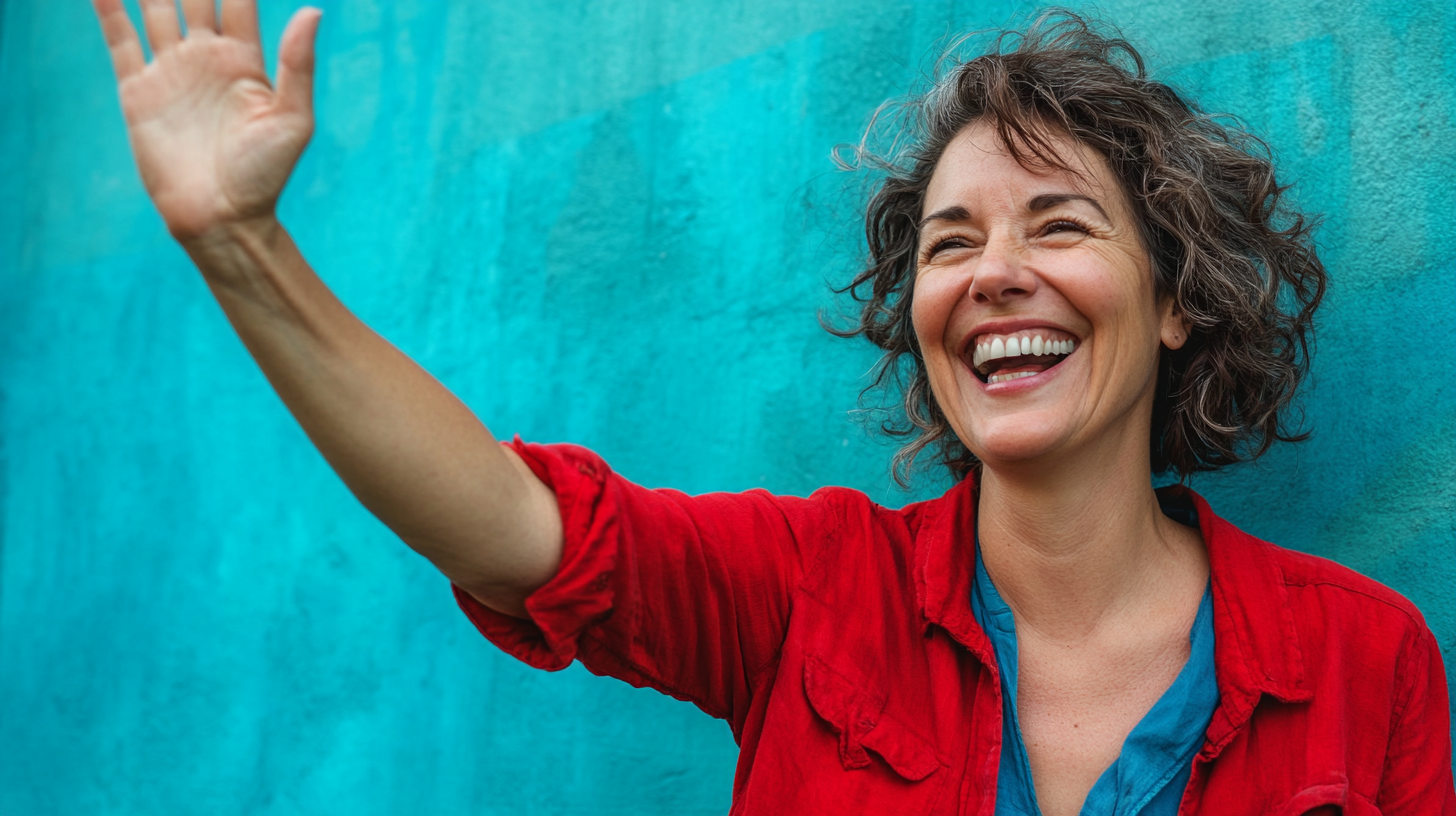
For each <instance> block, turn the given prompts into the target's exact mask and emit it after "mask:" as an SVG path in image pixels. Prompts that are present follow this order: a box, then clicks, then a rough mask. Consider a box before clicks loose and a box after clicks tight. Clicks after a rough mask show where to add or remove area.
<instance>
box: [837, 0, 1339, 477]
mask: <svg viewBox="0 0 1456 816" xmlns="http://www.w3.org/2000/svg"><path fill="white" fill-rule="evenodd" d="M1099 28H1103V26H1101V25H1099V24H1097V23H1094V22H1093V21H1091V20H1089V19H1088V18H1086V17H1083V16H1081V15H1078V14H1076V13H1073V12H1070V11H1066V10H1063V9H1057V10H1053V11H1051V12H1048V13H1046V14H1044V15H1042V16H1041V17H1040V18H1038V19H1037V20H1036V21H1035V22H1034V23H1033V24H1032V25H1031V26H1029V27H1028V28H1027V29H1026V30H1025V31H1024V32H1019V33H1018V32H1007V33H1003V34H1001V35H1000V37H998V38H997V39H996V40H995V41H994V43H993V45H992V46H991V48H990V49H989V50H988V51H987V53H984V54H982V55H981V56H978V57H976V58H974V59H971V60H969V61H966V62H955V61H953V60H945V61H943V66H942V68H940V69H938V70H937V71H936V72H935V78H934V79H933V81H932V84H931V86H930V88H929V90H927V91H926V92H924V93H922V94H919V95H918V96H915V97H912V98H910V99H909V100H908V101H905V102H901V103H897V104H895V105H893V106H887V107H886V108H882V109H881V111H880V112H879V113H877V114H876V116H875V118H874V120H873V121H872V122H871V124H870V127H869V128H868V129H867V130H866V136H865V139H864V140H863V141H862V142H861V143H860V144H859V145H858V146H855V147H852V148H850V153H851V156H850V158H849V159H848V160H845V159H844V158H843V156H842V155H841V154H839V153H837V158H839V159H840V161H841V163H842V164H844V165H845V166H847V167H851V168H860V169H865V168H869V169H873V170H876V171H878V172H880V173H882V174H883V180H882V181H880V182H879V184H878V186H877V189H876V190H875V192H874V194H873V196H872V197H871V198H870V201H869V204H868V206H867V208H866V212H865V237H866V239H867V242H868V249H869V260H868V266H867V267H866V268H865V269H864V270H863V271H861V272H860V273H859V274H858V275H856V276H855V278H854V280H853V281H852V282H851V283H850V284H849V285H848V286H845V287H844V288H842V289H839V290H837V291H838V292H839V293H840V294H845V293H848V294H849V295H850V296H851V297H852V298H853V299H854V300H855V301H856V302H858V303H859V304H860V306H859V307H858V309H859V314H858V317H857V321H856V323H855V324H854V325H853V326H851V327H849V328H844V329H836V328H833V327H830V331H832V332H833V333H835V334H837V335H839V336H841V337H855V336H860V335H863V336H864V337H865V338H866V339H868V340H869V341H870V342H872V343H874V344H875V345H876V346H878V347H879V348H881V349H883V350H884V355H883V356H882V357H881V358H880V363H879V365H878V366H877V368H876V373H875V376H874V380H873V382H872V384H871V385H870V386H869V388H867V389H866V391H867V392H868V391H870V390H872V389H876V388H884V389H887V390H891V391H898V392H899V393H900V394H901V395H902V397H903V400H902V409H903V415H900V413H899V412H898V411H897V412H896V413H895V414H894V415H893V416H892V417H891V418H890V419H888V420H885V421H884V422H883V423H882V424H881V430H883V431H884V432H886V433H888V434H890V435H892V436H896V437H908V441H907V443H906V444H905V445H904V446H903V447H902V448H901V449H900V451H899V453H898V454H897V455H896V457H895V466H894V475H895V478H896V480H897V481H899V482H900V483H901V484H902V485H903V484H907V483H908V476H909V472H910V469H911V466H912V465H913V463H914V461H915V459H916V457H917V456H918V455H919V454H921V453H922V452H924V451H925V450H926V449H927V448H932V449H935V450H937V451H938V453H939V457H938V458H939V461H940V463H941V464H943V465H945V466H946V467H947V468H949V469H950V471H951V473H952V475H953V476H955V478H957V479H960V478H963V477H964V476H965V475H966V474H967V473H969V472H971V471H972V470H974V469H976V468H977V467H978V466H979V462H978V461H977V460H976V458H975V456H974V455H973V454H972V453H971V452H970V451H969V450H967V449H966V447H965V445H963V444H962V443H961V441H960V439H958V438H957V437H956V435H955V432H954V431H953V430H952V429H951V427H950V424H949V422H948V421H947V420H946V417H945V414H944V413H943V412H942V411H941V408H940V406H939V405H938V404H937V403H936V400H935V395H934V394H933V393H932V392H931V388H930V381H929V378H928V377H927V374H926V369H925V364H924V361H923V360H922V358H921V354H920V348H919V343H918V341H917V339H916V337H915V331H914V327H913V325H912V323H911V302H912V299H913V297H914V280H915V272H916V246H917V243H918V240H919V230H918V227H917V223H918V221H919V219H920V217H921V214H922V213H921V210H922V206H923V202H924V199H925V191H926V188H927V187H928V186H929V184H930V178H931V175H932V174H933V173H934V172H935V166H936V163H937V162H938V161H939V160H940V156H941V154H942V153H943V152H944V150H945V148H946V146H947V145H948V144H949V143H950V141H951V140H952V139H954V138H955V136H956V135H957V134H959V133H960V132H961V131H963V130H964V129H965V128H966V127H967V126H969V125H971V124H972V123H976V122H982V121H987V122H991V123H994V126H995V128H996V132H997V134H998V135H999V137H1000V139H1001V141H1002V143H1003V144H1004V145H1005V146H1006V148H1007V150H1008V151H1009V152H1010V153H1011V155H1013V156H1014V157H1015V158H1016V160H1017V161H1019V162H1021V163H1022V164H1023V165H1026V166H1028V167H1030V166H1031V164H1029V163H1035V164H1036V165H1038V166H1043V167H1055V168H1059V169H1068V168H1067V165H1066V164H1064V163H1063V161H1062V159H1061V157H1060V156H1059V155H1058V153H1057V150H1056V148H1055V144H1054V138H1055V137H1054V135H1053V134H1065V135H1068V136H1070V137H1071V138H1072V139H1073V140H1074V141H1077V142H1080V143H1082V144H1084V145H1087V146H1088V147H1091V148H1092V149H1094V150H1096V151H1097V152H1098V153H1099V154H1101V156H1102V157H1103V158H1104V159H1106V161H1107V164H1108V166H1109V167H1110V168H1111V171H1112V174H1113V176H1114V177H1115V178H1116V179H1117V180H1118V182H1119V183H1120V184H1121V185H1122V188H1123V192H1124V193H1125V194H1126V195H1127V197H1128V200H1129V201H1130V203H1131V204H1132V209H1133V212H1134V214H1135V216H1136V218H1137V221H1138V223H1139V225H1140V230H1141V238H1142V241H1143V246H1144V248H1145V249H1146V250H1147V252H1148V254H1149V257H1150V259H1151V262H1152V263H1151V265H1152V268H1153V275H1154V278H1155V281H1154V286H1155V291H1156V292H1157V294H1158V295H1159V296H1171V297H1172V298H1173V300H1174V307H1175V309H1176V311H1177V312H1178V313H1179V314H1181V315H1182V316H1183V317H1184V319H1186V320H1187V322H1188V323H1189V324H1190V326H1191V332H1190V337H1189V340H1188V342H1187V343H1186V344H1185V345H1184V346H1183V347H1182V348H1181V349H1179V350H1177V351H1170V350H1169V349H1167V348H1164V349H1163V351H1162V357H1161V360H1160V364H1159V377H1158V387H1157V394H1156V397H1155V400H1154V407H1153V424H1152V434H1151V436H1152V439H1151V442H1152V446H1151V462H1150V464H1151V467H1152V472H1154V473H1163V472H1167V471H1169V470H1172V471H1174V472H1176V473H1177V474H1178V476H1179V477H1180V478H1186V477H1187V476H1188V475H1189V474H1191V473H1194V472H1196V471H1206V470H1215V469H1217V468H1220V467H1223V466H1226V465H1229V464H1233V463H1236V462H1240V461H1246V460H1250V459H1254V458H1257V457H1259V456H1261V455H1263V454H1264V453H1265V452H1266V451H1267V450H1268V449H1269V446H1270V445H1271V444H1273V442H1274V441H1275V440H1281V441H1300V440H1303V439H1305V438H1307V437H1308V436H1309V434H1308V433H1307V432H1302V433H1301V432H1298V431H1297V430H1295V429H1293V427H1292V426H1297V425H1298V424H1299V423H1298V422H1293V423H1291V422H1290V421H1289V420H1290V415H1291V414H1292V413H1294V411H1293V403H1294V398H1295V394H1296V391H1297V390H1298V386H1299V383H1300V381H1301V380H1302V379H1303V378H1304V377H1305V375H1306V374H1307V373H1308V369H1309V351H1310V346H1311V344H1312V342H1313V327H1312V320H1313V317H1314V311H1315V308H1316V307H1317V306H1318V305H1319V303H1320V300H1321V299H1322V298H1323V296H1324V292H1325V270H1324V266H1323V264H1321V263H1320V260H1319V257H1318V256H1317V255H1316V253H1315V247H1314V242H1313V238H1312V231H1313V230H1314V228H1315V226H1316V225H1317V224H1318V221H1319V219H1318V218H1317V217H1310V216H1307V215H1305V214H1302V213H1300V212H1298V211H1296V210H1294V209H1293V208H1292V207H1291V206H1290V205H1289V204H1288V201H1287V199H1286V197H1285V193H1286V191H1287V190H1288V187H1286V186H1283V185H1281V184H1279V182H1278V181H1276V180H1275V177H1274V166H1273V161H1272V154H1271V151H1270V149H1269V147H1268V145H1267V144H1265V143H1264V142H1263V141H1261V140H1260V139H1259V138H1257V137H1255V136H1254V135H1252V134H1251V133H1249V132H1248V131H1247V130H1246V129H1245V128H1244V127H1242V126H1241V125H1240V124H1239V123H1238V122H1237V120H1235V119H1233V118H1232V117H1229V116H1225V115H1217V114H1209V113H1205V112H1203V111H1202V110H1201V109H1200V108H1199V107H1198V106H1197V105H1196V104H1194V103H1193V102H1192V101H1190V100H1189V99H1187V98H1186V97H1184V96H1182V95H1180V94H1179V93H1178V92H1177V91H1176V90H1174V89H1173V88H1171V87H1169V86H1168V85H1166V84H1164V83H1161V82H1156V81H1153V80H1152V79H1149V78H1148V74H1147V70H1146V66H1145V65H1144V62H1143V58H1142V56H1141V55H1140V54H1139V53H1138V52H1137V50H1136V49H1135V48H1134V47H1133V46H1132V45H1131V44H1129V43H1128V42H1127V41H1126V40H1125V39H1122V38H1121V37H1120V36H1116V34H1115V32H1114V33H1113V34H1104V33H1102V31H1099ZM887 113H889V114H890V115H886V114H887ZM887 126H888V130H889V132H891V133H892V134H893V137H892V140H891V147H890V148H889V149H888V151H880V152H877V151H875V150H873V149H872V148H871V147H870V146H869V145H870V143H871V142H872V141H873V140H874V137H875V134H876V133H877V132H880V131H882V130H885V129H887Z"/></svg>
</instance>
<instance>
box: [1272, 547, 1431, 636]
mask: <svg viewBox="0 0 1456 816" xmlns="http://www.w3.org/2000/svg"><path fill="white" fill-rule="evenodd" d="M1268 546H1269V547H1270V548H1271V549H1272V550H1273V551H1274V555H1275V559H1276V561H1277V562H1278V564H1279V569H1280V572H1281V573H1282V574H1283V576H1284V585H1285V587H1286V588H1287V589H1288V590H1289V591H1290V592H1293V593H1300V594H1314V595H1317V596H1318V598H1319V601H1320V602H1321V603H1322V604H1333V605H1335V606H1336V607H1338V608H1340V609H1349V610H1352V611H1358V612H1359V613H1360V614H1361V615H1364V616H1373V617H1374V618H1376V619H1379V620H1382V621H1388V622H1389V623H1390V624H1393V625H1397V626H1399V627H1400V628H1402V629H1410V630H1412V631H1413V632H1419V631H1426V630H1427V627H1426V621H1425V618H1424V617H1422V616H1421V613H1420V610H1419V609H1417V608H1416V605H1415V604H1413V603H1411V601H1410V599H1409V598H1406V597H1405V596H1404V595H1401V594H1400V593H1399V592H1396V591H1395V590H1393V589H1391V588H1390V587H1388V586H1386V585H1385V584H1382V583H1380V582H1379V581H1376V580H1375V579H1374V578H1370V577H1369V576H1366V575H1362V574H1361V573H1358V572H1356V571H1355V570H1353V569H1350V568H1349V567H1347V566H1345V565H1343V564H1340V563H1337V562H1335V561H1331V560H1330V559H1328V558H1321V557H1320V556H1317V555H1310V554H1309V553H1303V552H1298V551H1296V550H1290V549H1286V548H1284V547H1279V546H1276V545H1273V544H1270V545H1268Z"/></svg>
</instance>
